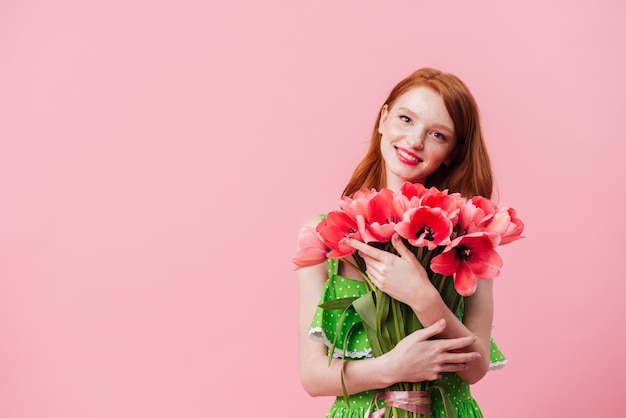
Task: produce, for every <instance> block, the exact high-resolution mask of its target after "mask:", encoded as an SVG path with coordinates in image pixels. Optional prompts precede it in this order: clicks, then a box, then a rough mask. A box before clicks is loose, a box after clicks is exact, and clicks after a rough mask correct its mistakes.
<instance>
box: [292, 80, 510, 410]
mask: <svg viewBox="0 0 626 418" xmlns="http://www.w3.org/2000/svg"><path fill="white" fill-rule="evenodd" d="M407 181H408V182H412V183H422V184H424V185H425V186H427V187H430V186H436V187H438V188H439V189H449V190H450V192H458V193H461V194H462V195H464V196H466V197H472V196H474V195H482V196H484V197H487V198H489V197H490V196H491V193H492V173H491V168H490V164H489V158H488V155H487V151H486V147H485V143H484V140H483V136H482V133H481V129H480V123H479V117H478V108H477V106H476V103H475V101H474V99H473V97H472V95H471V93H470V92H469V90H468V89H467V87H466V86H465V85H464V84H463V82H461V81H460V80H459V79H458V78H457V77H456V76H454V75H451V74H446V73H443V72H441V71H438V70H434V69H430V68H423V69H420V70H418V71H416V72H414V73H413V74H411V75H410V76H408V77H407V78H405V79H404V80H402V81H401V82H400V83H398V84H397V85H396V86H395V87H394V88H393V90H392V91H391V93H390V95H389V97H388V98H387V100H386V101H385V103H384V105H383V106H382V108H381V111H380V112H379V115H378V118H377V120H376V124H375V126H374V130H373V133H372V139H371V143H370V148H369V151H368V152H367V154H366V156H365V157H364V159H363V160H362V161H361V163H360V164H359V165H358V166H357V168H356V170H355V171H354V174H353V175H352V178H351V179H350V181H349V182H348V185H347V186H346V188H345V190H344V195H346V196H351V195H352V194H353V193H354V192H356V191H357V190H359V189H363V188H376V189H378V190H379V189H381V188H385V187H386V188H390V189H392V190H397V189H398V188H399V187H400V186H401V185H402V184H403V183H405V182H407ZM318 221H319V219H315V220H314V221H312V222H311V225H315V224H317V223H318ZM392 243H393V245H394V247H395V248H396V250H397V251H398V254H399V255H394V254H392V253H389V252H386V251H382V250H378V249H376V248H374V247H372V246H369V245H366V244H363V243H362V242H358V241H356V240H348V241H346V244H348V245H350V246H352V247H354V248H355V249H356V250H358V251H359V253H360V255H361V256H362V257H363V258H364V260H365V262H366V265H367V272H368V276H369V277H370V279H371V280H372V282H373V284H374V285H376V286H377V287H378V288H379V289H380V290H381V291H383V292H385V293H387V294H388V295H390V296H391V297H393V298H395V299H397V300H399V301H401V302H404V303H406V304H407V305H409V306H410V307H411V308H412V309H413V311H414V312H415V314H416V315H417V317H418V318H419V320H420V322H421V323H422V324H423V325H424V327H425V328H424V329H422V330H420V331H417V332H415V333H413V334H411V335H409V336H408V337H406V338H405V339H403V340H402V341H401V342H400V343H399V344H398V345H397V346H396V347H395V348H394V349H393V350H391V351H390V352H389V353H386V354H384V355H382V356H380V357H376V358H372V357H371V354H370V353H371V351H370V349H369V347H368V346H367V341H366V338H365V336H364V334H363V333H359V332H357V333H354V334H353V335H351V336H350V340H352V341H350V342H349V345H350V347H351V349H350V350H346V352H345V355H346V357H347V358H350V359H359V360H360V361H347V362H345V364H344V362H342V361H341V360H340V359H333V361H332V363H331V364H330V367H329V366H328V354H327V353H328V351H327V350H328V348H327V346H328V345H329V344H328V339H329V338H328V335H327V334H328V333H330V332H332V331H331V328H332V327H334V326H336V321H334V320H333V318H331V317H328V313H327V312H328V311H323V310H321V309H320V308H317V305H318V304H319V302H320V298H321V300H322V301H323V300H327V299H329V298H331V297H337V296H339V297H345V296H358V295H360V294H363V293H364V292H365V287H364V286H363V283H362V281H361V278H360V277H359V275H358V273H357V272H356V271H354V270H353V269H351V268H349V267H347V266H346V264H345V263H337V261H336V260H331V261H330V262H329V263H327V264H326V263H321V264H318V265H314V266H311V267H307V268H302V269H299V270H298V278H299V298H300V308H299V342H300V375H301V380H302V384H303V386H304V388H305V389H306V390H307V392H308V393H309V394H311V395H312V396H327V395H332V396H337V397H338V398H337V400H336V402H335V403H334V405H333V406H332V408H331V410H330V411H329V413H328V415H327V416H328V417H348V416H350V417H363V416H364V415H365V413H366V411H367V410H368V408H369V406H370V404H371V402H372V399H373V397H374V395H375V394H376V392H377V391H378V390H379V389H383V388H386V387H388V386H391V385H392V384H394V383H396V382H418V381H424V380H431V381H432V380H438V381H439V382H438V383H439V385H441V386H443V387H444V389H445V390H446V392H447V393H448V395H449V396H450V398H451V400H452V401H453V406H454V408H455V409H456V412H457V416H459V417H482V414H481V412H480V409H479V408H478V405H477V404H476V402H475V400H474V399H473V398H472V396H471V394H470V391H469V384H472V383H475V382H477V381H479V380H480V379H481V378H482V377H483V376H484V375H485V373H486V372H487V370H488V368H489V364H490V351H492V349H493V350H495V352H496V353H499V352H498V351H497V348H496V347H495V346H492V342H491V339H490V336H491V335H490V334H491V326H492V318H493V292H492V281H490V280H479V284H478V288H477V290H476V292H475V293H474V294H473V295H472V296H470V297H467V298H466V299H465V307H464V313H463V314H462V318H461V319H460V318H457V317H456V316H455V315H454V314H453V313H452V312H451V311H450V310H449V309H448V308H447V307H446V305H445V304H444V302H443V301H442V299H441V297H440V295H439V293H438V292H437V289H435V288H434V287H433V285H432V284H431V282H430V280H429V279H428V276H427V274H426V272H425V270H424V268H423V267H422V266H421V264H420V263H419V262H418V261H417V260H416V259H415V257H414V256H413V255H412V254H411V253H410V252H409V251H408V249H407V248H406V247H405V246H404V244H403V243H402V241H401V239H400V238H399V237H398V236H397V235H396V236H394V238H393V239H392ZM347 289H350V290H347ZM339 293H341V294H339ZM312 318H313V324H311V319H312ZM355 320H358V317H356V318H354V317H352V318H348V319H347V322H348V323H349V322H350V321H355ZM431 337H433V338H431ZM319 342H325V343H326V345H324V344H320V343H319ZM336 354H337V357H341V356H342V355H343V354H344V353H343V351H341V352H339V353H336ZM497 360H502V358H498V359H497ZM342 368H343V380H344V384H345V387H346V389H347V392H348V394H349V399H348V400H349V403H350V406H351V407H350V408H349V409H348V407H347V406H346V404H345V402H344V400H343V399H342V397H341V395H342V382H341V378H340V376H341V369H342ZM432 401H433V403H432V405H431V413H432V416H433V417H438V416H441V417H443V416H444V415H443V409H442V405H441V399H440V398H438V395H433V399H432Z"/></svg>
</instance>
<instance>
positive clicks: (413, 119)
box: [378, 87, 456, 190]
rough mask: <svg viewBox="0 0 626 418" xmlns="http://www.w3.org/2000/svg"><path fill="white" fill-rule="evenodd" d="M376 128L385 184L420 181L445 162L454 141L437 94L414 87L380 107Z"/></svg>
mask: <svg viewBox="0 0 626 418" xmlns="http://www.w3.org/2000/svg"><path fill="white" fill-rule="evenodd" d="M378 132H379V133H380V134H381V135H382V138H381V142H380V148H381V152H382V156H383V159H384V160H385V169H386V170H385V171H386V175H387V187H389V188H391V189H393V190H396V189H398V188H399V187H400V186H401V185H402V183H404V182H405V181H410V182H413V183H424V182H425V181H426V178H427V177H428V176H429V175H430V174H432V173H433V172H435V170H437V169H438V168H439V166H441V164H449V163H450V157H451V155H452V151H453V150H454V146H455V144H456V137H455V135H454V123H452V118H450V115H449V114H448V111H447V110H446V106H445V104H444V103H443V99H442V98H441V96H440V95H439V94H438V93H436V92H435V91H434V90H431V89H430V88H428V87H415V88H413V89H411V90H409V91H407V92H406V93H404V94H402V95H401V96H399V97H398V98H397V99H396V101H395V102H394V103H393V104H392V105H391V107H389V106H387V105H385V106H384V107H383V109H382V111H381V118H380V123H379V125H378Z"/></svg>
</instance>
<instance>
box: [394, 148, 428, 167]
mask: <svg viewBox="0 0 626 418" xmlns="http://www.w3.org/2000/svg"><path fill="white" fill-rule="evenodd" d="M395 148H396V155H397V156H398V160H400V161H401V162H402V163H404V164H408V165H418V164H419V163H421V162H423V160H422V159H421V158H420V157H418V156H417V155H415V154H413V153H412V152H411V151H409V150H406V149H404V148H400V147H395Z"/></svg>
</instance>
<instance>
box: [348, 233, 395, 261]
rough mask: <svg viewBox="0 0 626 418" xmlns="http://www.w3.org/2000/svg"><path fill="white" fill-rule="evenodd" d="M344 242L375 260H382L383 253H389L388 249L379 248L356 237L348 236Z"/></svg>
mask: <svg viewBox="0 0 626 418" xmlns="http://www.w3.org/2000/svg"><path fill="white" fill-rule="evenodd" d="M344 243H345V244H346V245H349V246H350V247H352V248H355V249H357V250H358V251H359V253H361V255H366V256H369V257H371V258H373V259H374V260H380V259H381V255H384V254H388V253H387V251H383V250H379V249H378V248H375V247H372V246H371V245H367V244H366V243H364V242H361V241H359V240H356V239H352V238H346V239H345V240H344Z"/></svg>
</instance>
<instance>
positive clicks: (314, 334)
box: [309, 327, 509, 371]
mask: <svg viewBox="0 0 626 418" xmlns="http://www.w3.org/2000/svg"><path fill="white" fill-rule="evenodd" d="M309 339H311V340H312V341H315V342H316V343H323V344H324V345H325V346H326V347H328V348H331V347H332V346H333V344H332V342H331V341H330V340H329V339H328V337H326V332H324V329H323V328H321V327H314V328H311V329H310V330H309ZM344 356H345V357H346V358H370V357H373V356H372V349H371V348H366V349H365V350H362V351H347V350H346V351H345V352H344V350H342V349H340V348H337V347H335V350H334V351H333V358H344ZM508 363H509V361H508V360H506V359H504V360H502V361H493V362H490V363H489V369H488V370H489V371H494V370H500V369H502V368H503V367H504V366H506V365H507V364H508Z"/></svg>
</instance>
